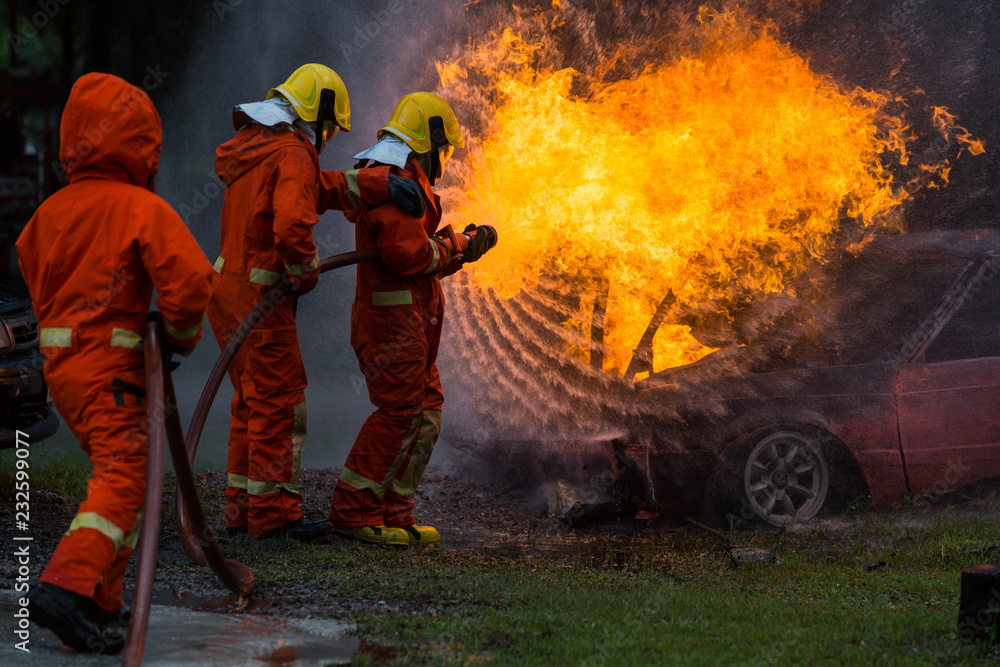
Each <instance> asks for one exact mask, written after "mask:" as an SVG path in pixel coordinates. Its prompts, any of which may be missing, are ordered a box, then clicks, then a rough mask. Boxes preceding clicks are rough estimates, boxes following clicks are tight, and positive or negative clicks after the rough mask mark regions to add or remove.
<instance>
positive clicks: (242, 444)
mask: <svg viewBox="0 0 1000 667" xmlns="http://www.w3.org/2000/svg"><path fill="white" fill-rule="evenodd" d="M233 125H234V128H235V129H236V130H237V133H236V136H235V137H233V139H231V140H229V141H228V142H226V143H224V144H222V145H221V146H219V148H218V150H217V151H216V156H215V167H216V172H217V173H218V175H219V178H221V179H222V181H223V182H224V183H225V184H226V186H227V187H226V195H225V200H224V202H223V207H222V252H221V254H220V256H219V258H218V260H217V261H216V263H215V270H216V271H218V274H219V278H218V280H217V285H216V290H215V296H214V298H213V300H212V304H211V306H210V308H209V319H210V321H211V323H212V329H213V331H214V332H215V335H216V338H217V339H218V341H219V345H220V346H222V347H224V346H225V345H226V343H227V341H228V340H229V338H230V336H231V335H232V333H233V332H234V331H235V330H236V328H237V327H238V326H239V324H240V322H241V321H242V320H243V318H244V317H245V316H246V315H247V313H249V312H250V309H251V308H253V306H254V305H255V304H256V303H257V302H258V301H259V300H260V299H261V298H263V297H266V296H267V295H268V294H275V292H274V289H275V286H276V285H278V283H279V282H281V281H282V280H283V275H286V274H287V276H288V279H290V280H291V286H292V290H293V294H292V296H291V297H288V298H280V299H275V301H274V303H273V304H272V306H273V307H272V308H271V309H270V311H269V314H268V315H267V316H266V317H265V318H264V319H263V320H262V321H261V322H260V324H259V325H258V326H257V328H256V330H255V331H254V332H253V333H252V334H251V335H250V338H249V339H248V340H247V342H246V343H245V344H244V345H243V348H242V349H241V350H240V352H239V354H238V355H237V356H236V358H235V360H234V361H233V364H232V366H230V368H229V377H230V379H231V380H232V383H233V387H234V394H233V400H232V406H231V418H230V430H229V460H228V465H227V467H228V472H229V476H228V482H227V486H226V528H227V530H228V531H229V532H231V533H236V532H242V531H248V532H249V534H250V536H251V537H270V536H278V535H286V536H288V537H291V538H293V539H298V540H300V541H304V542H314V541H316V540H319V539H322V538H323V537H325V536H327V535H329V534H330V532H331V528H330V525H329V523H328V522H327V521H325V520H322V519H321V520H312V521H308V520H304V519H303V518H302V509H301V503H302V496H301V495H300V494H299V491H298V478H299V467H300V455H301V451H302V443H303V441H304V440H305V435H306V404H305V393H304V391H305V387H306V373H305V368H304V366H303V364H302V355H301V354H300V351H299V342H298V337H297V335H296V329H295V309H296V301H297V297H298V295H301V294H304V293H305V292H308V291H309V290H310V289H312V287H313V286H314V285H315V284H316V280H317V278H318V277H319V262H320V258H319V254H318V253H317V250H316V246H315V244H314V243H313V236H312V230H313V226H314V225H315V224H316V222H317V220H318V217H319V216H318V214H319V213H322V212H325V211H327V210H329V209H338V210H344V209H351V208H355V207H358V206H360V205H361V204H362V203H363V202H368V203H376V204H380V203H383V202H385V201H387V200H388V199H389V197H390V193H391V196H393V197H394V200H395V201H399V202H400V204H401V205H404V206H410V207H412V206H414V205H415V204H414V202H416V204H419V202H420V200H419V194H418V193H417V189H416V187H414V186H412V185H411V184H410V183H407V182H405V181H404V179H400V178H395V177H393V178H390V177H389V170H388V168H386V169H376V170H366V171H364V172H363V173H362V172H358V171H357V170H355V171H349V172H336V171H325V170H321V169H320V168H319V159H318V155H319V153H320V152H321V151H322V150H323V147H324V145H325V143H326V141H327V140H329V139H330V138H332V137H333V136H334V135H335V134H336V133H337V132H338V130H341V129H342V130H344V131H349V130H350V128H351V126H350V107H349V104H348V98H347V89H346V88H345V87H344V83H343V81H341V79H340V77H339V76H338V75H337V74H336V73H335V72H334V71H333V70H331V69H330V68H328V67H325V66H323V65H318V64H307V65H303V66H302V67H300V68H298V69H297V70H296V71H295V72H294V73H292V75H291V76H290V77H289V78H288V80H287V81H286V82H285V83H283V84H281V85H280V86H278V87H277V88H272V89H271V90H270V91H269V92H268V95H267V99H266V100H265V101H263V102H256V103H251V104H242V105H240V106H237V107H236V108H235V109H234V111H233Z"/></svg>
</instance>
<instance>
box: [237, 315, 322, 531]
mask: <svg viewBox="0 0 1000 667" xmlns="http://www.w3.org/2000/svg"><path fill="white" fill-rule="evenodd" d="M220 342H221V341H220ZM229 378H230V379H231V380H232V382H233V388H234V391H233V401H232V406H231V417H230V420H229V460H228V464H227V468H228V472H229V477H228V483H227V485H226V526H247V528H248V530H249V533H250V536H251V537H260V536H262V535H264V534H265V533H268V532H270V531H272V530H276V529H278V528H281V527H282V526H284V525H286V524H289V523H291V522H292V521H295V520H296V519H299V518H301V517H302V495H301V494H300V493H299V491H298V484H299V469H300V462H301V453H302V443H303V442H304V441H305V437H306V399H305V391H304V390H305V385H306V380H305V367H304V366H303V364H302V355H301V353H300V351H299V341H298V337H297V336H296V333H295V331H294V330H292V331H268V330H264V331H260V330H258V331H254V332H253V333H252V334H250V338H249V339H247V342H246V343H244V345H243V348H242V349H241V350H240V352H239V353H238V354H237V355H236V359H234V360H233V364H232V366H230V367H229Z"/></svg>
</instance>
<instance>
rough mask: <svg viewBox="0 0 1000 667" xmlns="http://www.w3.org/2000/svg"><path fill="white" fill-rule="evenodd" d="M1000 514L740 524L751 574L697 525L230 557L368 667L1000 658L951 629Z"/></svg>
mask: <svg viewBox="0 0 1000 667" xmlns="http://www.w3.org/2000/svg"><path fill="white" fill-rule="evenodd" d="M74 474H75V473H74ZM6 475H7V472H6V468H5V467H0V476H3V479H7V477H6ZM33 479H35V478H33ZM47 479H48V478H47ZM51 479H52V480H53V481H56V482H59V483H64V482H62V481H60V479H59V476H57V475H55V476H53V477H51ZM34 483H35V484H37V485H41V483H42V482H41V479H36V480H35V482H34ZM53 490H54V489H53ZM998 517H1000V502H997V501H994V500H990V501H988V502H987V503H986V504H984V505H982V506H980V507H977V508H975V509H969V508H966V509H941V508H930V509H925V510H922V511H914V510H912V509H905V510H901V511H900V512H899V513H896V514H888V515H875V514H863V515H861V516H859V517H852V518H851V519H850V520H849V521H848V522H840V523H836V522H828V523H825V524H820V525H817V526H816V527H814V528H812V529H809V530H806V531H803V532H795V533H754V532H745V531H735V532H734V537H735V539H736V540H737V541H739V542H741V543H743V544H747V545H753V546H762V547H766V548H769V549H771V550H772V551H773V552H774V553H775V554H776V555H777V556H778V562H777V563H774V564H770V565H752V566H743V567H740V568H733V567H731V566H730V565H729V562H728V557H727V555H726V553H725V551H724V550H722V549H721V548H720V547H719V545H718V544H717V543H716V542H715V540H714V539H713V538H711V537H709V536H705V535H701V534H693V533H690V532H689V531H684V532H682V533H677V532H669V531H662V532H659V533H657V534H656V537H655V539H653V540H650V538H649V537H648V533H647V534H646V535H639V536H626V537H624V538H623V537H622V536H621V535H620V534H619V535H618V536H614V537H613V536H609V535H608V534H605V533H600V532H592V533H587V534H586V539H575V540H573V544H574V545H575V546H573V547H572V548H560V549H557V550H546V549H545V548H543V547H539V546H536V547H532V548H524V549H521V550H514V551H509V552H507V551H505V552H504V553H503V554H502V555H501V554H497V553H495V552H493V551H490V550H489V549H478V550H472V551H458V550H449V549H446V550H437V549H404V550H396V549H390V548H377V547H375V548H373V547H370V546H368V545H363V544H356V543H350V542H336V543H334V544H332V545H329V546H313V547H310V546H305V545H300V544H297V543H293V542H288V541H254V540H250V539H247V538H228V539H226V541H225V542H224V545H223V548H224V551H225V552H226V555H227V556H228V557H232V558H238V559H240V560H242V561H243V562H245V563H247V564H248V565H250V566H251V567H252V568H253V570H254V574H255V576H256V578H257V581H258V582H259V583H260V584H261V591H260V596H261V597H273V598H276V599H277V598H280V597H281V596H282V595H283V594H286V593H285V592H286V591H287V592H295V594H297V595H298V594H301V590H302V589H308V590H310V591H314V590H318V591H325V592H327V593H329V594H330V595H331V598H332V600H331V604H330V610H331V611H330V615H333V616H337V617H339V618H345V619H347V620H351V621H353V622H354V623H355V624H356V625H357V628H358V630H357V632H358V634H359V635H360V636H361V637H363V638H364V639H365V641H366V642H367V643H368V644H371V645H375V646H382V647H387V646H388V647H394V648H395V650H394V651H389V652H386V651H384V650H382V651H376V652H374V653H365V652H362V653H360V654H358V655H357V656H355V659H354V662H355V664H394V663H395V664H467V663H478V662H489V663H490V664H496V665H650V664H685V665H686V664H705V665H709V664H720V663H725V664H729V663H738V664H776V663H793V664H803V663H814V662H820V663H824V664H859V663H864V664H981V663H982V662H983V661H985V660H995V659H996V656H995V655H994V654H992V653H991V652H990V649H989V647H987V646H986V645H984V644H982V643H980V644H972V645H970V644H965V643H963V642H962V641H961V640H959V639H958V637H957V633H956V621H957V612H958V605H957V603H958V591H959V573H960V570H961V569H962V568H963V567H967V566H970V565H974V564H976V563H978V562H981V561H982V560H983V559H984V557H983V556H981V555H980V554H979V553H976V552H972V551H973V550H977V549H981V548H983V547H987V546H989V545H993V544H996V543H1000V524H998V522H997V518H998ZM165 526H168V527H169V526H170V523H166V522H165ZM168 530H169V528H168ZM880 561H884V562H885V563H886V564H887V565H886V566H885V567H880V568H875V569H869V564H871V563H877V562H880ZM165 567H166V568H176V570H177V571H180V572H191V571H193V570H194V568H193V567H190V566H184V565H172V566H165ZM344 601H349V602H350V604H346V605H345V604H343V603H344Z"/></svg>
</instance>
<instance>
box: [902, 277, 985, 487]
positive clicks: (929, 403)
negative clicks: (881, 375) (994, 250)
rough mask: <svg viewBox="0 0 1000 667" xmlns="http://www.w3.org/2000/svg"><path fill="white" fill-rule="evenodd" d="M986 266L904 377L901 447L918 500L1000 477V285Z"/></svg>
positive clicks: (945, 306)
mask: <svg viewBox="0 0 1000 667" xmlns="http://www.w3.org/2000/svg"><path fill="white" fill-rule="evenodd" d="M983 260H986V261H983ZM983 260H980V262H981V263H980V265H979V266H976V267H973V268H975V271H970V272H969V274H970V275H968V281H967V283H966V285H965V288H964V290H961V291H958V292H957V293H956V294H957V295H958V296H957V298H956V299H954V300H953V302H952V303H950V304H949V303H947V299H946V300H945V302H943V303H942V306H941V308H939V310H938V315H937V322H938V323H939V324H936V325H935V326H933V327H931V329H932V331H931V334H930V335H929V336H928V337H927V338H926V340H925V341H924V342H923V344H922V345H921V346H920V347H919V349H917V351H916V352H915V353H914V355H913V358H912V359H910V360H909V361H907V362H906V363H904V364H903V365H902V366H901V368H900V372H899V375H898V379H897V385H896V394H897V410H898V419H899V437H900V444H901V447H902V451H903V457H904V461H905V465H906V471H907V477H908V480H909V484H910V491H911V492H912V493H913V494H915V495H917V496H922V495H928V494H932V493H945V492H948V491H953V490H955V489H956V488H957V487H958V486H960V485H963V484H969V483H972V482H974V481H976V480H979V479H983V478H987V477H1000V280H998V279H997V278H996V277H995V276H996V274H997V269H996V268H995V264H996V262H995V260H992V258H989V259H987V258H983ZM948 313H951V314H950V316H948V315H947V314H948ZM932 322H933V320H932Z"/></svg>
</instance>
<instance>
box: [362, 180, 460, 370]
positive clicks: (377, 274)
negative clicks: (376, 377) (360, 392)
mask: <svg viewBox="0 0 1000 667" xmlns="http://www.w3.org/2000/svg"><path fill="white" fill-rule="evenodd" d="M407 166H408V167H409V169H410V170H409V171H407V170H403V169H399V168H398V167H392V168H391V170H392V173H393V174H394V175H396V176H400V177H403V178H408V179H410V180H413V181H416V182H417V184H418V185H419V186H420V188H421V189H422V190H423V193H424V196H425V198H426V199H427V201H428V202H429V205H428V206H427V210H426V212H425V213H424V215H423V217H421V218H414V217H413V216H411V215H409V214H407V213H406V212H404V211H403V210H402V209H400V208H399V207H398V206H396V205H395V204H393V203H392V202H389V203H386V204H383V205H382V206H377V207H374V208H363V209H362V210H361V211H350V212H348V213H346V215H347V217H348V219H349V220H351V221H353V222H354V223H355V230H354V234H355V240H356V243H357V249H358V250H365V249H368V248H378V251H379V259H378V260H377V261H374V262H365V263H362V264H358V269H357V276H358V278H357V287H356V292H355V303H354V308H353V309H352V313H351V344H352V345H353V346H354V350H355V352H356V353H357V354H358V357H359V358H361V359H376V358H380V357H383V356H385V355H386V354H388V355H389V356H393V357H399V356H400V355H401V354H402V355H407V354H409V353H410V352H409V350H403V351H402V352H400V351H399V350H398V349H397V348H400V347H401V346H402V347H403V348H406V347H407V345H406V344H407V343H408V342H410V341H419V342H420V343H422V345H423V346H425V347H423V349H424V353H426V354H427V355H428V366H430V364H433V362H434V359H435V357H436V356H437V347H438V342H439V340H440V337H441V320H442V317H443V315H444V294H443V293H442V291H441V283H440V281H439V280H438V278H439V276H446V275H450V274H451V273H454V272H455V271H457V270H458V269H459V268H460V267H461V264H460V263H459V262H457V261H455V260H457V259H458V257H459V255H457V254H456V253H453V251H452V250H451V244H450V243H446V242H445V241H443V240H442V239H440V238H438V237H436V236H434V233H435V231H436V230H437V226H438V224H439V223H440V222H441V199H440V197H438V196H437V195H436V194H434V191H433V190H432V189H431V185H430V182H429V181H428V180H427V177H426V176H425V175H424V172H423V171H422V170H421V169H420V167H419V166H418V165H417V164H416V163H415V162H410V163H409V164H408V165H407ZM365 171H367V170H366V169H362V170H361V172H362V173H364V172H365ZM383 346H389V348H391V349H388V350H383V349H382V347H383Z"/></svg>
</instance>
